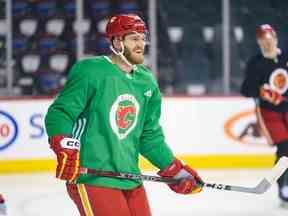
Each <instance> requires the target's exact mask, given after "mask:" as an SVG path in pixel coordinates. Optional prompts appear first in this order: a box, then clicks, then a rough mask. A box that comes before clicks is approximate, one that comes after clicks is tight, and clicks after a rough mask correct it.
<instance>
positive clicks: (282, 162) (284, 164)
mask: <svg viewBox="0 0 288 216" xmlns="http://www.w3.org/2000/svg"><path fill="white" fill-rule="evenodd" d="M287 168H288V157H285V156H283V157H281V158H280V159H279V160H278V162H277V163H276V164H275V166H274V167H273V168H272V170H271V173H270V175H269V176H266V178H265V179H266V180H267V181H268V182H269V183H270V184H273V183H275V182H276V181H277V180H278V179H279V178H280V177H281V176H282V175H283V173H284V172H285V171H286V170H287Z"/></svg>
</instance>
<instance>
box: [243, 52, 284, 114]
mask: <svg viewBox="0 0 288 216" xmlns="http://www.w3.org/2000/svg"><path fill="white" fill-rule="evenodd" d="M287 70H288V55H287V53H284V52H281V53H280V54H278V56H277V58H276V59H275V60H274V59H268V58H265V57H264V56H263V55H262V54H259V55H257V56H254V57H252V58H251V59H250V60H249V61H248V63H247V67H246V71H245V79H244V81H243V83H242V86H241V94H242V95H244V96H246V97H253V98H256V101H257V103H258V105H259V106H260V107H262V108H266V109H269V110H273V111H277V112H286V111H288V102H287V101H283V102H282V103H280V104H279V105H278V106H275V105H273V104H271V103H269V102H267V101H265V100H263V99H262V98H261V97H259V89H260V87H261V86H263V85H264V84H268V85H270V86H271V88H272V89H274V90H275V91H277V92H278V93H280V94H282V95H284V96H286V97H288V72H287Z"/></svg>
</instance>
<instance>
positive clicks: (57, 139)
mask: <svg viewBox="0 0 288 216" xmlns="http://www.w3.org/2000/svg"><path fill="white" fill-rule="evenodd" d="M50 147H51V149H52V150H53V151H54V152H55V154H56V156H57V168H56V178H59V179H63V180H68V181H70V182H72V181H74V180H76V179H77V178H78V177H79V175H80V162H79V150H80V142H79V141H78V140H77V139H73V138H69V137H66V136H63V135H59V136H53V137H51V138H50Z"/></svg>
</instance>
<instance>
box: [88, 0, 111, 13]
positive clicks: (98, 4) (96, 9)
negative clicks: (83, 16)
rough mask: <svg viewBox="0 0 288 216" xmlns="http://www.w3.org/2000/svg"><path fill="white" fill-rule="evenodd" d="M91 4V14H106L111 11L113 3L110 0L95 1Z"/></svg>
mask: <svg viewBox="0 0 288 216" xmlns="http://www.w3.org/2000/svg"><path fill="white" fill-rule="evenodd" d="M90 4H91V5H90V6H91V13H92V14H91V15H92V16H93V17H95V16H98V17H100V16H106V15H108V14H109V13H110V12H111V8H110V7H111V5H110V2H109V1H93V2H91V3H90Z"/></svg>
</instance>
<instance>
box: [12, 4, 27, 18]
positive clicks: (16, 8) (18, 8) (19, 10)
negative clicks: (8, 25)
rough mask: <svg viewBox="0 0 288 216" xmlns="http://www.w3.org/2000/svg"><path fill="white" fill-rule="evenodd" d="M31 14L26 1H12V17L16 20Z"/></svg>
mask: <svg viewBox="0 0 288 216" xmlns="http://www.w3.org/2000/svg"><path fill="white" fill-rule="evenodd" d="M30 12H31V7H30V5H29V4H28V3H27V1H14V2H13V4H12V13H13V16H14V17H16V18H18V17H21V16H24V15H27V14H28V13H30Z"/></svg>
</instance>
